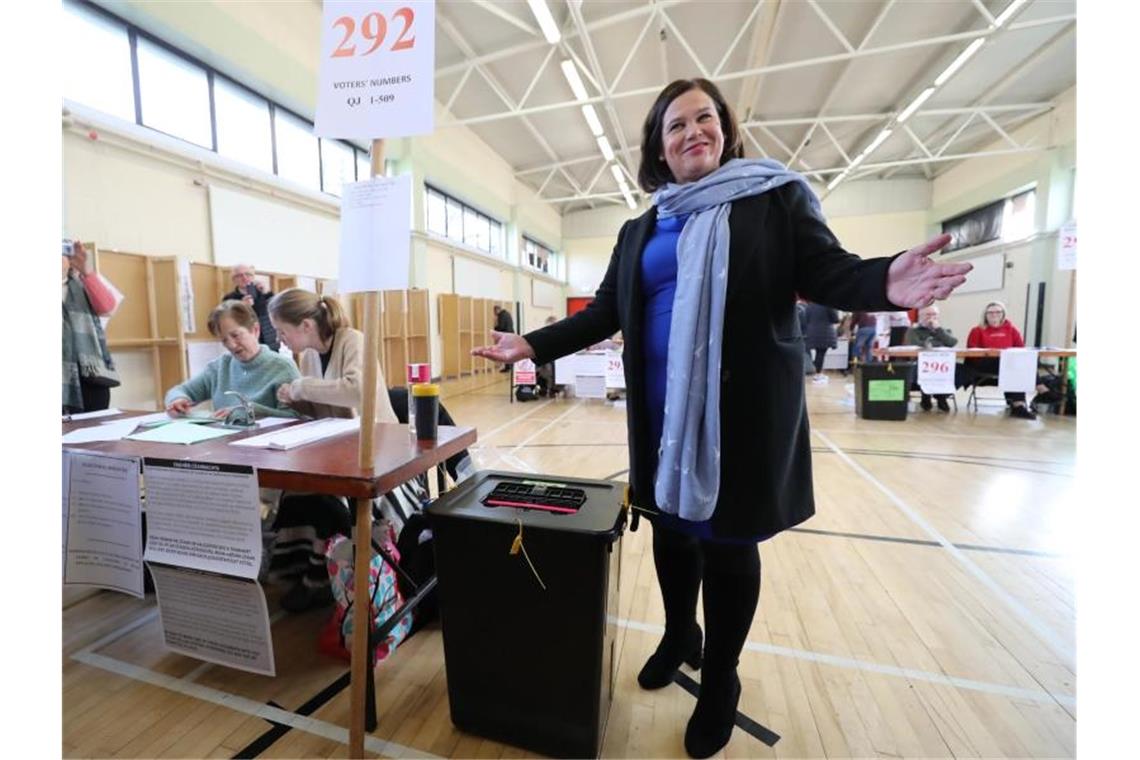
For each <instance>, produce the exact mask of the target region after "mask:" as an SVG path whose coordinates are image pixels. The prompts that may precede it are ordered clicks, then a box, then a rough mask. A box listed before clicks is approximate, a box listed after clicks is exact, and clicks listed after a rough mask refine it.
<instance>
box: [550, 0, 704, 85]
mask: <svg viewBox="0 0 1140 760" xmlns="http://www.w3.org/2000/svg"><path fill="white" fill-rule="evenodd" d="M570 7H571V8H573V7H574V5H573V3H571V5H570ZM657 15H659V16H660V17H661V21H662V22H664V24H665V26H667V27H669V30H670V31H672V32H673V36H674V37H676V38H677V42H678V43H680V45H681V48H682V49H684V51H685V52H686V53H688V54H689V57H690V58H692V59H693V63H695V64H697V71H699V72H700V73H701V76H702V77H704V78H705V79H708V78H709V70H708V68H707V67H706V66H705V63H704V61H702V60H701V59H700V57H699V56H698V55H697V53H696V51H695V50H693V48H692V46H691V45H689V41H688V40H686V39H685V35H683V34H681V30H680V29H678V28H677V25H676V24H674V23H673V19H671V18H669V14H668V13H666V12H665V11H664V10H661V11H658V13H657Z"/></svg>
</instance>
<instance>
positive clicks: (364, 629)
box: [348, 140, 384, 757]
mask: <svg viewBox="0 0 1140 760" xmlns="http://www.w3.org/2000/svg"><path fill="white" fill-rule="evenodd" d="M383 174H384V141H383V140H373V141H372V176H373V177H379V176H383ZM363 327H364V387H363V388H362V389H361V394H362V395H361V404H360V460H359V464H360V467H361V468H362V469H364V470H367V471H371V469H372V459H373V443H374V435H375V432H374V431H375V427H376V384H377V377H376V374H377V373H376V367H377V364H378V362H377V357H376V349H377V344H378V338H379V336H380V294H379V293H378V292H376V291H368V292H366V293H365V294H364V325H363ZM371 564H372V500H371V499H357V500H356V569H355V570H354V576H355V577H354V584H353V585H354V588H353V599H354V600H355V601H354V604H353V607H354V610H355V611H354V613H353V614H354V616H355V617H354V619H353V623H352V689H351V698H352V702H351V708H352V711H351V718H350V720H351V723H350V724H349V728H348V754H349V757H364V725H365V721H366V715H365V712H366V710H367V688H368V671H369V669H370V668H372V653H371V652H369V651H368V632H369V630H370V629H371V627H372V621H371V620H370V618H371V616H372V609H371V608H372V605H371V604H370V595H369V593H368V592H369V589H368V585H369V584H368V580H369V577H370V568H371Z"/></svg>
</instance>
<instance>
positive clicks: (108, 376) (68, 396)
mask: <svg viewBox="0 0 1140 760" xmlns="http://www.w3.org/2000/svg"><path fill="white" fill-rule="evenodd" d="M80 378H83V379H84V380H86V381H87V382H88V383H89V384H92V385H103V386H109V387H112V388H113V387H115V386H117V385H118V384H119V374H118V373H117V372H116V371H115V362H114V361H113V360H112V359H111V352H110V351H109V350H107V336H106V335H104V334H103V325H102V323H101V322H100V321H99V318H98V317H97V316H95V313H94V312H93V311H92V310H91V304H90V302H89V301H88V300H87V293H86V291H84V289H83V283H82V282H80V281H79V278H78V277H75V276H74V275H71V276H69V277H68V278H67V292H66V295H65V296H64V298H63V405H64V406H66V407H70V408H72V409H82V408H83V393H82V390H81V389H80V385H79V381H80Z"/></svg>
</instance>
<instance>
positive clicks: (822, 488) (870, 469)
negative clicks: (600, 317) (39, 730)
mask: <svg viewBox="0 0 1140 760" xmlns="http://www.w3.org/2000/svg"><path fill="white" fill-rule="evenodd" d="M807 393H808V398H809V402H808V403H809V409H810V413H811V423H812V432H813V449H814V452H815V453H814V465H815V493H816V505H817V514H816V516H815V517H814V518H813V519H812V520H810V521H808V522H807V523H805V524H804V525H803V526H801V528H800V529H797V530H794V531H789V532H786V533H784V534H782V535H780V536H778V537H777V538H775V539H773V540H771V541H769V542H766V543H764V544H762V545H761V558H762V563H763V585H762V590H761V594H760V607H759V611H758V612H757V615H756V618H755V621H754V623H753V625H752V630H751V632H750V634H749V638H748V643H747V644H746V647H745V652H744V654H743V656H742V658H741V665H740V675H741V680H742V682H743V696H742V698H741V702H740V711H741V712H742V713H743V714H745V715H747V716H748V717H749V718H751V719H753V720H754V721H756V722H758V723H760V724H762V725H764V726H766V727H768V728H770V729H771V730H773V731H775V732H776V733H777V734H779V735H780V737H781V738H780V740H779V742H777V743H776V744H775V746H774V747H771V748H769V747H767V746H765V745H764V744H762V743H761V742H760V741H759V740H758V739H756V738H753V736H751V735H750V734H749V733H747V732H745V731H744V730H742V729H740V728H737V729H736V731H735V734H734V735H733V738H732V740H731V741H730V742H729V744H728V746H727V747H726V748H725V750H724V751H723V752H722V755H723V756H725V757H781V758H792V757H860V758H862V757H1035V758H1038V757H1073V756H1074V752H1075V749H1074V747H1075V733H1076V730H1075V720H1076V717H1075V716H1076V703H1075V694H1076V677H1075V666H1074V650H1075V643H1074V632H1075V612H1074V605H1075V599H1074V579H1073V564H1074V553H1075V538H1074V534H1075V527H1076V525H1075V515H1076V512H1077V510H1078V509H1079V505H1078V504H1077V503H1076V492H1075V489H1074V480H1073V469H1074V460H1075V455H1076V438H1075V423H1074V420H1073V419H1072V418H1064V419H1062V418H1059V417H1056V416H1051V415H1043V416H1042V417H1041V418H1040V419H1039V420H1038V421H1037V422H1028V421H1024V420H1017V419H1011V418H1008V417H1007V416H1005V415H1004V414H1003V413H1002V407H1001V404H1000V402H999V401H997V400H995V399H994V398H993V397H992V396H991V397H990V399H989V400H986V399H983V401H982V408H981V412H980V413H979V414H977V415H975V414H972V413H968V412H967V411H966V409H965V403H964V400H965V399H964V397H963V398H961V399H960V404H959V406H960V409H961V411H960V412H958V413H957V414H949V415H947V414H939V413H937V412H934V413H923V412H917V413H912V414H911V416H910V418H909V419H908V420H907V421H906V422H878V421H867V420H860V419H857V418H856V417H855V414H854V410H853V397H852V395H851V389H850V387H849V386H848V384H847V381H846V380H845V379H844V378H842V377H840V376H838V375H833V376H832V378H831V382H830V383H829V384H827V385H822V386H816V385H813V384H811V383H808V386H807ZM444 394H445V395H444V403H445V404H446V406H447V408H448V410H449V411H450V412H451V413H452V415H453V416H454V417H455V418H456V419H457V420H458V421H459V422H460V423H461V424H464V425H474V426H476V427H477V428H478V430H479V442H478V444H477V445H476V447H475V449H474V450H473V451H472V456H473V457H474V459H475V462H476V464H477V465H478V467H479V468H480V469H484V468H494V469H507V470H518V471H535V472H542V473H552V474H561V475H577V476H581V477H588V478H599V479H604V478H614V479H619V480H620V479H623V478H624V477H625V471H626V468H627V467H628V456H627V449H626V445H625V413H624V410H623V409H620V408H615V407H614V406H612V405H607V404H606V403H605V402H602V401H597V400H580V399H579V400H575V399H561V398H560V399H557V400H554V401H549V400H541V401H538V402H534V403H526V404H520V403H514V404H510V403H508V395H507V387H506V381H505V380H504V379H503V376H502V375H499V374H497V373H496V374H495V375H494V376H490V375H483V376H480V377H476V378H469V379H464V380H461V381H455V382H450V383H446V384H445V389H444ZM649 538H650V531H649V530H648V529H642V530H639V531H637V532H636V533H628V532H627V533H626V536H625V540H624V542H623V552H624V555H623V572H622V575H623V578H622V588H621V590H620V612H619V615H620V627H619V635H618V674H617V687H616V694H615V700H614V705H613V709H612V711H611V713H610V717H609V725H608V730H607V733H606V737H605V743H604V747H603V755H604V756H606V757H684V756H685V753H684V749H683V745H682V736H683V733H684V726H685V722H686V721H687V719H688V717H689V714H690V713H691V711H692V708H693V704H694V700H693V698H692V697H691V696H690V695H689V693H688V692H686V691H685V690H683V689H682V688H681V687H680V686H677V685H673V686H669V687H667V688H665V689H663V690H660V691H654V692H647V691H643V690H641V689H640V688H638V686H637V682H636V674H637V671H638V669H639V668H640V667H641V665H642V663H643V662H644V660H645V658H646V657H648V655H649V653H650V652H651V651H652V650H653V647H654V646H655V645H656V642H657V640H658V638H659V636H660V632H661V630H662V629H661V624H662V622H663V619H664V618H663V612H662V607H661V598H660V595H659V593H658V591H657V587H656V582H655V578H654V571H653V562H652V557H651V554H650V549H649V545H650V542H649ZM268 592H269V593H270V595H271V599H270V604H271V610H272V609H275V608H276V605H275V597H276V594H277V593H278V591H277V590H274V589H269V591H268ZM327 614H328V613H327V611H324V612H320V611H316V612H311V613H307V614H305V615H281V616H280V618H279V619H278V620H277V622H275V624H274V627H273V633H274V642H275V651H276V660H277V668H278V676H277V677H276V678H265V677H260V676H253V675H249V674H244V673H241V672H238V671H233V670H228V669H226V668H222V667H216V666H210V665H206V664H203V663H200V662H198V661H196V660H191V659H188V658H185V657H181V656H178V655H172V654H167V653H165V652H164V651H163V649H162V645H161V642H160V637H159V629H158V622H157V615H156V610H155V607H154V601H153V596H150V597H148V598H147V599H146V600H145V601H142V602H139V601H136V600H133V599H130V598H128V597H125V596H122V595H119V594H114V593H110V592H105V593H101V594H98V595H96V596H94V597H91V598H88V599H84V600H82V601H79V602H77V603H74V604H72V605H71V606H70V607H67V608H66V609H65V610H64V613H63V638H64V652H63V708H64V709H63V748H62V749H63V755H64V756H65V757H233V756H234V755H235V754H237V753H238V752H239V751H241V750H243V748H247V747H248V746H249V745H251V744H252V743H253V742H255V741H256V740H258V739H259V737H262V736H263V735H265V734H266V732H267V731H269V730H270V729H271V728H272V724H271V722H270V721H274V722H276V723H278V724H284V725H285V726H286V727H288V729H289V730H287V731H284V732H283V733H282V734H281V735H280V736H279V737H278V738H276V740H275V741H272V742H271V743H270V742H268V741H266V742H265V745H266V746H264V747H263V748H261V751H260V755H259V756H261V757H273V758H277V757H345V756H346V755H347V747H346V742H347V731H346V730H345V729H344V728H343V727H344V726H346V725H347V722H348V691H347V690H344V691H342V692H341V693H340V694H339V695H337V696H336V697H334V698H333V699H331V700H330V701H328V702H327V703H326V704H324V706H322V707H320V708H319V709H317V710H316V711H315V712H313V713H312V714H311V715H308V716H303V715H298V714H297V713H296V712H294V711H296V710H298V708H299V707H300V706H302V705H304V704H305V703H306V702H308V701H309V700H311V699H312V698H313V697H314V696H315V695H317V694H318V693H319V692H320V691H321V690H322V689H324V688H325V687H326V686H328V685H329V684H332V683H333V682H335V681H336V680H337V679H338V678H339V677H340V676H341V675H342V674H343V673H344V672H345V670H346V667H345V665H344V664H343V663H341V662H337V661H333V660H330V659H329V658H327V657H324V656H323V655H320V654H318V653H317V651H316V645H315V636H316V631H317V630H318V628H319V627H320V625H321V624H322V623H323V621H324V618H325V617H326V616H327ZM441 642H442V640H441V636H440V632H439V630H438V628H428V629H426V630H424V631H422V632H421V633H419V634H417V635H416V636H414V637H412V638H411V639H409V640H408V642H407V643H406V644H405V645H404V646H403V647H401V648H400V649H399V650H398V651H397V652H396V653H395V655H394V656H393V657H392V658H391V659H389V660H388V661H386V662H384V663H382V664H381V665H380V666H379V668H378V670H377V674H378V676H377V683H378V699H379V708H380V725H379V728H378V729H377V730H376V731H375V732H374V734H373V735H372V736H371V737H369V742H368V745H367V748H368V750H369V752H371V753H372V754H373V755H375V756H388V757H431V756H440V757H524V756H527V755H528V754H529V753H527V752H525V751H523V750H519V749H517V748H514V747H509V746H504V745H502V744H500V743H497V742H493V741H489V740H483V739H481V738H479V737H476V736H471V735H467V734H464V733H461V732H459V731H457V730H456V729H455V728H453V727H452V725H451V723H450V720H449V717H448V704H447V690H446V681H445V673H444V666H443V653H442V643H441ZM685 672H688V671H687V669H685ZM690 675H692V676H693V677H694V679H696V680H699V679H700V675H699V673H690Z"/></svg>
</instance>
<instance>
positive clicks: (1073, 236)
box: [1057, 220, 1077, 270]
mask: <svg viewBox="0 0 1140 760" xmlns="http://www.w3.org/2000/svg"><path fill="white" fill-rule="evenodd" d="M1057 268H1058V269H1062V270H1071V269H1076V268H1077V222H1076V220H1072V221H1068V222H1065V224H1064V226H1062V227H1061V229H1059V230H1058V231H1057Z"/></svg>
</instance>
